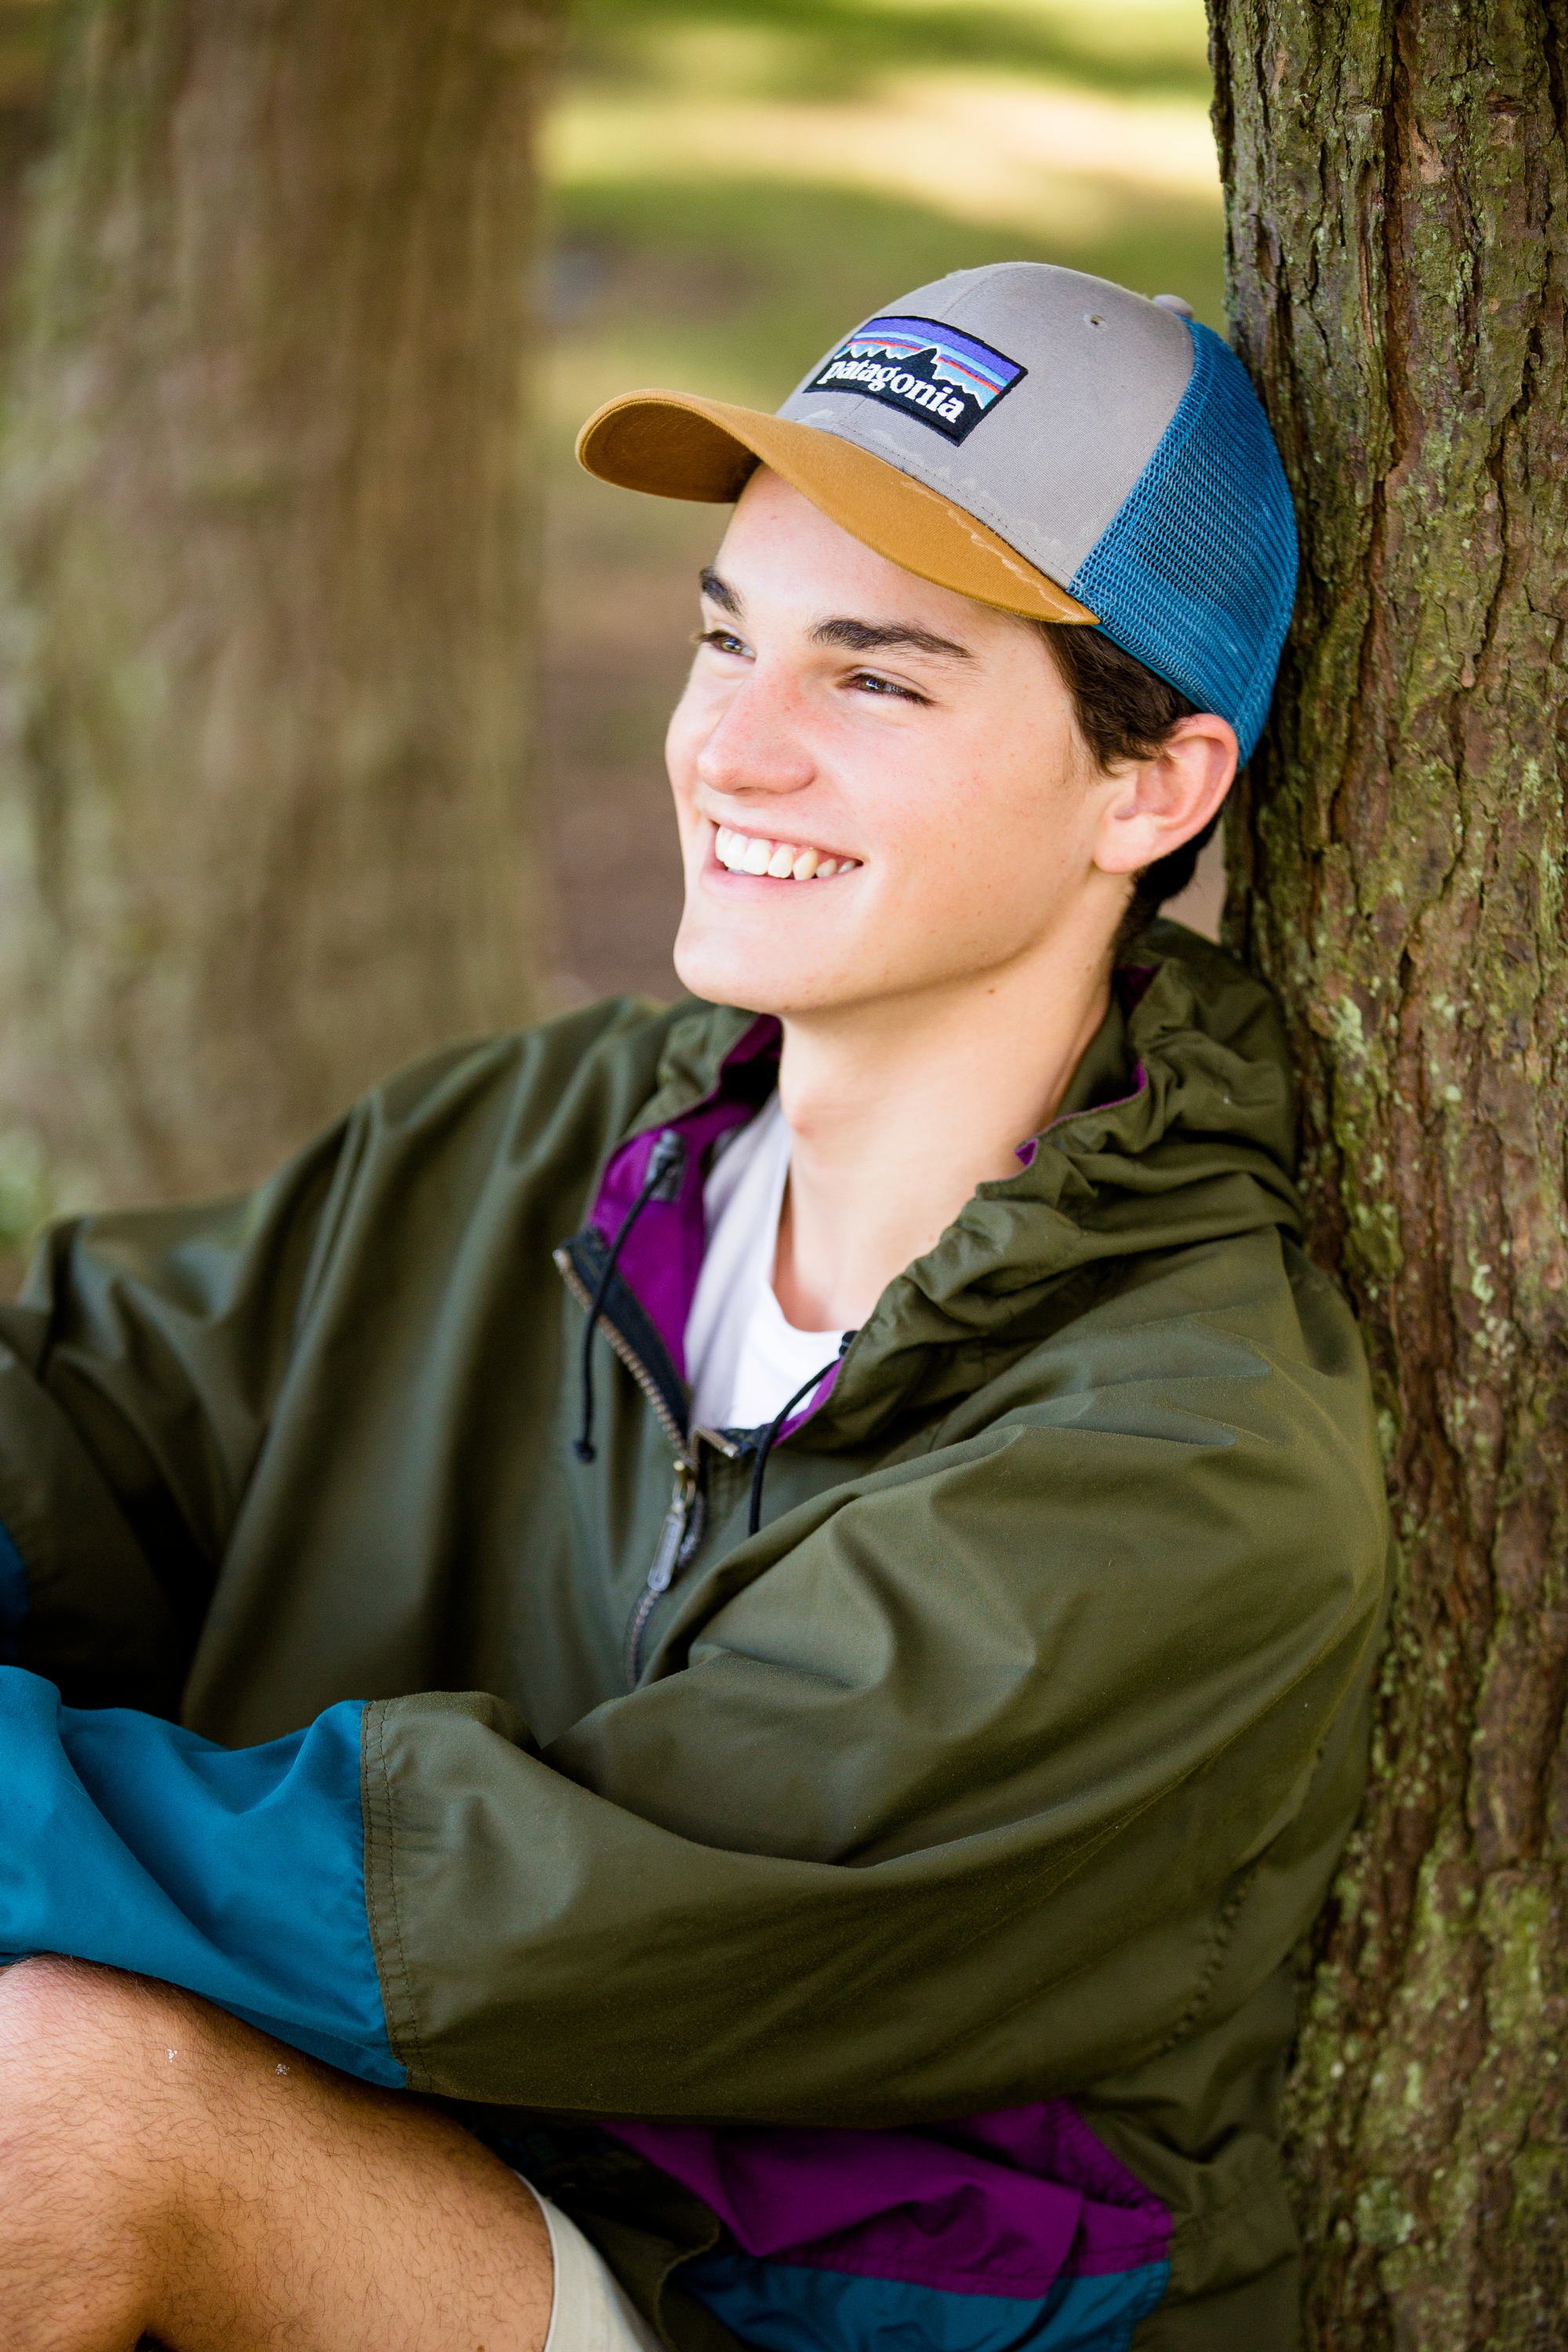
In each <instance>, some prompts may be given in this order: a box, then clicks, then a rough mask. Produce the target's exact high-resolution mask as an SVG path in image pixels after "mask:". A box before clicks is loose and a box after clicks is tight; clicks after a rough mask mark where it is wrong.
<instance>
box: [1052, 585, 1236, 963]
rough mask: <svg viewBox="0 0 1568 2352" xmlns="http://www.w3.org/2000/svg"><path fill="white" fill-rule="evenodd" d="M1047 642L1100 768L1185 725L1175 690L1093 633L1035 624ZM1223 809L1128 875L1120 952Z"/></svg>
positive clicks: (1177, 883) (1188, 866)
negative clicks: (1166, 852)
mask: <svg viewBox="0 0 1568 2352" xmlns="http://www.w3.org/2000/svg"><path fill="white" fill-rule="evenodd" d="M1030 625H1031V626H1032V627H1034V628H1036V629H1037V630H1038V631H1039V633H1040V635H1041V636H1042V637H1044V639H1045V641H1046V645H1047V649H1048V650H1049V653H1050V656H1051V658H1052V660H1053V661H1054V662H1055V663H1056V666H1057V667H1058V670H1059V671H1060V673H1061V677H1062V681H1063V683H1064V684H1065V686H1066V687H1067V688H1068V693H1069V694H1070V695H1071V696H1072V702H1073V713H1074V716H1075V717H1076V718H1077V719H1078V723H1079V729H1080V730H1081V731H1082V734H1083V739H1084V741H1085V742H1086V743H1087V744H1088V745H1089V751H1090V752H1091V753H1092V754H1093V757H1094V758H1095V760H1096V761H1098V762H1099V764H1100V767H1102V768H1114V767H1116V766H1118V765H1119V764H1120V763H1121V761H1124V760H1152V759H1153V757H1154V756H1155V754H1156V753H1157V752H1159V751H1162V750H1163V747H1164V745H1165V744H1166V742H1167V741H1168V740H1170V735H1171V730H1172V729H1173V727H1174V726H1175V724H1176V721H1177V720H1178V719H1190V718H1191V717H1192V715H1193V713H1194V711H1195V710H1196V709H1197V707H1198V706H1197V704H1196V703H1195V702H1189V701H1188V700H1187V698H1186V696H1185V695H1184V694H1183V693H1181V692H1180V691H1179V690H1178V689H1177V688H1175V687H1173V686H1167V684H1166V683H1165V680H1164V679H1163V677H1155V675H1154V673H1153V671H1152V669H1149V668H1147V667H1145V665H1144V664H1143V663H1142V662H1141V661H1139V660H1138V659H1137V658H1136V657H1135V656H1133V655H1131V654H1125V653H1123V652H1122V650H1121V646H1113V645H1112V644H1111V642H1110V638H1109V637H1108V636H1105V635H1102V634H1101V632H1100V630H1099V629H1086V628H1083V627H1081V626H1079V625H1072V624H1068V623H1065V622H1061V621H1035V622H1032V623H1031V624H1030ZM1222 814H1224V812H1223V810H1220V809H1216V810H1215V814H1214V815H1213V816H1212V817H1210V819H1209V821H1208V823H1207V824H1205V826H1203V827H1202V829H1201V830H1200V831H1199V832H1197V833H1194V835H1193V837H1192V839H1191V841H1184V842H1183V844H1182V845H1181V847H1180V849H1173V850H1172V852H1171V854H1170V856H1168V857H1161V858H1157V859H1156V860H1155V862H1154V864H1153V865H1152V866H1145V867H1144V868H1143V870H1142V873H1141V874H1136V875H1134V876H1133V877H1132V897H1131V900H1130V901H1129V904H1128V908H1127V912H1126V914H1125V915H1124V916H1123V918H1122V919H1121V928H1120V929H1119V930H1118V931H1117V934H1116V950H1117V953H1118V954H1120V953H1121V950H1122V949H1123V948H1124V947H1125V946H1126V944H1127V942H1128V941H1129V940H1132V939H1136V937H1137V936H1138V933H1139V932H1140V931H1141V930H1142V929H1143V927H1144V925H1145V924H1147V923H1151V922H1152V921H1153V919H1154V917H1155V916H1156V915H1157V914H1158V913H1159V911H1160V908H1161V907H1162V905H1163V902H1164V901H1165V900H1166V899H1167V898H1174V897H1175V896H1176V894H1177V892H1178V891H1179V890H1184V889H1185V888H1186V887H1187V885H1188V883H1189V882H1190V881H1191V880H1192V878H1193V872H1194V867H1195V866H1196V865H1197V862H1198V856H1199V853H1200V852H1201V851H1202V850H1203V849H1204V847H1205V845H1206V844H1207V843H1208V842H1209V840H1210V839H1211V838H1212V837H1213V835H1214V831H1215V826H1216V825H1217V824H1218V823H1219V821H1220V817H1221V815H1222Z"/></svg>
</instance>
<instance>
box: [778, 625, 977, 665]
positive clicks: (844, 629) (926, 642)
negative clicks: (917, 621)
mask: <svg viewBox="0 0 1568 2352" xmlns="http://www.w3.org/2000/svg"><path fill="white" fill-rule="evenodd" d="M811 635H812V642H813V644H814V645H819V646H844V647H845V648H846V650H847V652H849V653H852V654H875V653H889V652H892V651H895V650H896V651H898V652H900V653H909V654H936V655H939V656H942V658H943V659H944V660H947V661H973V659H974V656H973V654H972V653H971V652H970V650H969V647H968V646H957V645H954V644H953V642H952V638H951V637H933V636H932V635H931V631H930V630H929V629H917V628H915V627H914V626H913V625H912V624H910V623H907V622H896V621H892V622H879V621H819V622H818V623H817V625H816V628H815V629H813V631H812V633H811Z"/></svg>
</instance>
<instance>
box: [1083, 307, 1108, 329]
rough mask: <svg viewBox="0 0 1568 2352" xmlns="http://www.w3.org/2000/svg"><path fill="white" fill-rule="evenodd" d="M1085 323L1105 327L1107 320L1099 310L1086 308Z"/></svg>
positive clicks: (1089, 325) (1090, 325)
mask: <svg viewBox="0 0 1568 2352" xmlns="http://www.w3.org/2000/svg"><path fill="white" fill-rule="evenodd" d="M1083 323H1084V325H1085V326H1086V327H1103V326H1104V324H1105V321H1104V320H1103V319H1102V318H1101V317H1100V313H1099V311H1098V310H1086V311H1085V312H1084V314H1083Z"/></svg>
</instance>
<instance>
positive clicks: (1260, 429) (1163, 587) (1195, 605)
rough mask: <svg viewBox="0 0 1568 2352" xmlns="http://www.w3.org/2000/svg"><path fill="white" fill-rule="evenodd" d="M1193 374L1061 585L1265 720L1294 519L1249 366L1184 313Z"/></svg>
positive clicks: (1135, 639) (1201, 684)
mask: <svg viewBox="0 0 1568 2352" xmlns="http://www.w3.org/2000/svg"><path fill="white" fill-rule="evenodd" d="M1187 324H1188V326H1189V328H1190V330H1191V332H1192V337H1193V343H1194V352H1193V373H1192V381H1191V382H1190V383H1189V384H1188V386H1187V389H1186V391H1185V392H1184V394H1183V396H1182V400H1181V404H1180V405H1179V406H1178V408H1177V409H1176V412H1175V414H1174V415H1173V417H1172V419H1171V422H1170V424H1169V425H1167V426H1166V428H1165V432H1164V435H1163V438H1162V439H1161V441H1160V443H1159V446H1157V447H1156V449H1155V451H1154V454H1153V456H1152V457H1151V458H1150V460H1149V463H1148V464H1147V466H1146V467H1144V469H1143V472H1142V475H1141V476H1140V478H1139V479H1138V482H1137V485H1136V487H1135V488H1134V489H1133V490H1132V493H1131V496H1130V497H1129V499H1127V501H1126V503H1125V505H1124V506H1122V507H1121V509H1120V511H1119V512H1118V513H1117V515H1116V517H1115V520H1113V521H1112V522H1111V523H1110V527H1109V528H1108V530H1106V531H1105V532H1104V534H1103V535H1102V536H1101V538H1100V540H1099V541H1097V543H1096V544H1095V545H1094V547H1092V548H1091V549H1090V550H1089V554H1088V555H1087V556H1086V557H1085V558H1084V561H1083V562H1082V563H1081V564H1080V565H1079V569H1078V572H1076V574H1075V575H1074V577H1073V579H1072V581H1071V582H1070V583H1069V585H1070V588H1071V592H1072V593H1073V594H1074V595H1075V596H1077V597H1079V598H1080V599H1081V601H1082V602H1083V603H1084V604H1087V605H1089V608H1090V610H1091V611H1092V612H1094V613H1095V614H1098V616H1099V619H1100V627H1101V628H1102V629H1103V630H1104V632H1105V635H1107V636H1108V637H1110V640H1111V641H1112V643H1113V644H1115V645H1119V646H1121V649H1122V651H1123V652H1124V653H1130V654H1132V655H1134V656H1136V657H1137V659H1138V660H1139V661H1141V662H1143V663H1145V664H1146V665H1147V667H1149V668H1150V669H1152V670H1153V671H1154V672H1155V673H1156V674H1157V676H1159V677H1163V678H1164V679H1166V680H1167V682H1168V683H1169V684H1170V685H1172V686H1174V687H1177V688H1180V690H1181V691H1182V693H1183V694H1184V695H1185V696H1186V697H1187V698H1188V700H1189V701H1191V702H1194V703H1195V704H1196V705H1197V707H1198V709H1200V710H1214V711H1217V712H1218V713H1219V715H1220V717H1221V718H1222V719H1229V721H1230V723H1231V725H1232V726H1233V727H1234V728H1235V730H1236V732H1237V739H1238V740H1239V742H1240V744H1241V756H1242V758H1243V760H1246V759H1247V758H1248V757H1249V755H1250V754H1251V751H1252V750H1253V747H1254V745H1255V744H1256V743H1257V741H1258V737H1259V735H1260V734H1261V733H1262V732H1263V722H1264V719H1266V718H1267V717H1268V698H1269V696H1270V695H1271V694H1272V693H1273V691H1274V673H1275V671H1276V669H1277V668H1278V667H1279V648H1280V646H1282V645H1283V644H1284V642H1285V631H1286V629H1287V627H1288V626H1289V620H1290V607H1291V605H1292V604H1293V603H1294V601H1295V595H1296V518H1295V514H1294V512H1293V511H1292V509H1291V505H1290V492H1289V487H1288V485H1287V483H1286V480H1285V469H1284V467H1283V466H1281V464H1280V462H1279V451H1278V450H1277V449H1276V447H1275V446H1274V436H1273V435H1272V434H1271V433H1270V432H1269V430H1268V419H1267V418H1266V417H1265V415H1264V414H1263V410H1262V408H1261V406H1260V405H1259V404H1258V395H1257V394H1256V393H1255V392H1254V391H1253V389H1252V385H1251V383H1250V381H1249V379H1248V377H1247V370H1246V369H1245V368H1244V367H1243V366H1242V364H1241V362H1240V361H1239V360H1238V359H1237V357H1236V354H1235V353H1234V352H1232V351H1231V350H1229V348H1228V347H1227V346H1226V344H1225V343H1223V342H1222V341H1220V339H1219V337H1218V336H1217V335H1216V334H1215V333H1214V332H1213V331H1211V330H1210V329H1209V328H1207V327H1203V326H1199V325H1198V324H1197V323H1196V322H1195V321H1194V320H1188V321H1187Z"/></svg>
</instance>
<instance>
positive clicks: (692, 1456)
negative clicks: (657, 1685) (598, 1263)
mask: <svg viewBox="0 0 1568 2352" xmlns="http://www.w3.org/2000/svg"><path fill="white" fill-rule="evenodd" d="M555 1265H556V1268H557V1271H558V1272H559V1274H560V1276H561V1279H562V1281H563V1283H564V1284H565V1285H566V1287H567V1289H568V1290H569V1291H570V1292H571V1294H572V1296H573V1297H574V1299H575V1300H576V1301H577V1304H578V1306H579V1307H582V1308H583V1309H584V1312H586V1311H587V1310H588V1308H589V1307H591V1306H592V1305H593V1300H592V1298H591V1297H590V1296H589V1294H588V1291H587V1289H586V1287H585V1286H584V1283H583V1281H582V1278H581V1276H579V1275H578V1272H577V1269H576V1267H575V1266H574V1265H573V1263H572V1259H571V1256H570V1255H569V1253H568V1252H567V1251H566V1250H564V1249H558V1250H557V1251H556V1252H555ZM599 1328H600V1329H601V1330H602V1331H603V1332H604V1334H605V1339H608V1341H609V1343H610V1345H611V1347H612V1348H613V1349H615V1351H616V1355H617V1356H618V1357H619V1358H620V1360H621V1361H622V1363H623V1364H624V1365H625V1366H626V1370H627V1371H628V1372H630V1374H631V1376H632V1378H633V1380H634V1381H636V1382H637V1386H638V1388H639V1389H640V1390H641V1391H642V1392H643V1394H644V1396H645V1397H646V1398H647V1401H648V1403H649V1404H650V1405H651V1406H652V1408H653V1413H654V1418H655V1419H656V1421H657V1422H658V1425H659V1427H660V1429H662V1430H663V1432H664V1433H665V1436H666V1437H667V1438H668V1441H669V1446H670V1451H671V1453H672V1454H674V1455H675V1491H674V1493H673V1494H672V1495H671V1496H670V1498H669V1508H668V1511H667V1512H666V1513H665V1517H664V1525H663V1527H662V1528H660V1529H659V1536H658V1549H656V1550H655V1552H654V1556H653V1565H652V1567H651V1568H650V1569H649V1570H648V1572H647V1582H646V1583H645V1584H644V1586H643V1589H642V1591H640V1592H639V1593H638V1595H637V1605H636V1607H635V1608H634V1609H633V1611H632V1613H631V1617H630V1619H629V1621H628V1622H627V1625H626V1680H627V1682H628V1683H632V1684H634V1685H635V1683H636V1682H637V1676H638V1675H639V1674H640V1673H641V1672H642V1645H643V1634H644V1633H645V1632H646V1630H647V1621H648V1619H649V1618H650V1617H651V1616H652V1615H653V1612H654V1611H655V1609H656V1608H657V1607H658V1603H659V1601H662V1600H663V1598H664V1596H665V1594H666V1593H667V1592H668V1591H669V1588H670V1585H671V1584H672V1583H673V1582H674V1580H675V1576H676V1572H677V1570H679V1568H680V1567H681V1565H682V1554H683V1553H684V1552H685V1551H686V1550H687V1549H688V1544H687V1538H688V1537H689V1535H690V1534H691V1533H692V1532H693V1528H692V1517H693V1513H694V1511H695V1509H696V1507H697V1505H698V1502H699V1500H700V1474H699V1467H698V1451H697V1449H698V1446H699V1444H708V1445H710V1446H712V1448H713V1450H714V1452H715V1453H716V1454H723V1455H724V1456H725V1457H726V1459H727V1460H729V1461H731V1462H734V1461H739V1459H740V1458H741V1455H742V1453H743V1452H744V1451H745V1449H744V1447H743V1446H740V1445H736V1444H733V1443H732V1441H731V1439H729V1438H727V1437H725V1436H724V1435H722V1433H721V1432H720V1431H718V1430H716V1429H701V1428H700V1429H694V1430H693V1431H692V1433H691V1435H692V1443H691V1444H687V1442H686V1439H685V1438H684V1437H683V1436H682V1435H681V1433H680V1424H679V1422H678V1421H677V1420H676V1418H675V1415H674V1414H673V1413H672V1412H670V1410H669V1407H668V1404H667V1403H666V1402H665V1400H664V1397H663V1394H662V1393H661V1391H660V1389H659V1385H658V1381H656V1380H655V1379H654V1377H653V1374H652V1373H651V1372H650V1371H649V1370H648V1369H647V1365H646V1364H645V1363H644V1362H643V1360H642V1358H641V1357H640V1356H639V1355H638V1354H637V1349H635V1348H634V1347H633V1346H632V1344H631V1341H630V1340H629V1339H626V1336H625V1334H624V1333H623V1332H622V1331H621V1330H620V1329H619V1328H617V1326H616V1324H615V1322H614V1321H613V1320H612V1319H611V1318H610V1317H609V1316H608V1315H607V1314H601V1316H600V1318H599Z"/></svg>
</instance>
